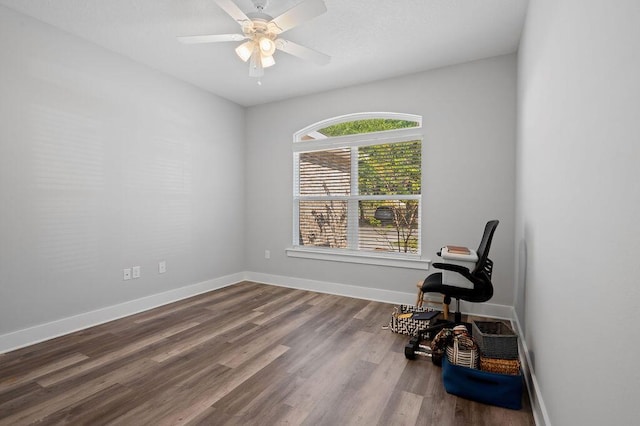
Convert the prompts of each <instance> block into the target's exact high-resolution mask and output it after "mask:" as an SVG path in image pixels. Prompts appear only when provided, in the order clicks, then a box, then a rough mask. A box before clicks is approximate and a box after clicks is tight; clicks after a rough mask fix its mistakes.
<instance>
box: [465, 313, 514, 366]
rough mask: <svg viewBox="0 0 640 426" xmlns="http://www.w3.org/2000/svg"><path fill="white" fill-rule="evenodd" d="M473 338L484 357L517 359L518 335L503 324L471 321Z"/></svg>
mask: <svg viewBox="0 0 640 426" xmlns="http://www.w3.org/2000/svg"><path fill="white" fill-rule="evenodd" d="M473 337H474V338H475V339H476V341H477V342H478V346H479V347H480V352H481V353H482V356H484V357H487V358H500V359H517V358H518V335H517V334H516V333H515V332H514V331H513V330H512V329H511V327H509V326H508V325H506V324H505V323H503V322H500V321H498V322H495V321H473Z"/></svg>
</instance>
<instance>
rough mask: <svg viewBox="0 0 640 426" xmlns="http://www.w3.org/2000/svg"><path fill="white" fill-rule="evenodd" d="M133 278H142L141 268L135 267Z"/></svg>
mask: <svg viewBox="0 0 640 426" xmlns="http://www.w3.org/2000/svg"><path fill="white" fill-rule="evenodd" d="M133 278H140V267H139V266H134V267H133Z"/></svg>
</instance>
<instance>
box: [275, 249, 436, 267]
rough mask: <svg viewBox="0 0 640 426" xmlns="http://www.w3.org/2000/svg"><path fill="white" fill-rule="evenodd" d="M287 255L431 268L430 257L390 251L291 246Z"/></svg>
mask: <svg viewBox="0 0 640 426" xmlns="http://www.w3.org/2000/svg"><path fill="white" fill-rule="evenodd" d="M286 252H287V256H289V257H298V258H302V259H318V260H329V261H332V262H348V263H360V264H365V265H376V266H391V267H394V268H405V269H420V270H423V271H426V270H429V265H430V264H431V260H430V259H422V258H421V257H420V256H418V255H405V256H401V255H400V256H399V255H394V254H389V253H367V252H358V251H353V250H344V251H340V252H338V251H334V250H323V249H321V248H306V247H305V248H302V247H291V248H288V249H286Z"/></svg>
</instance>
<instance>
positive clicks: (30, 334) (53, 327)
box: [0, 273, 244, 354]
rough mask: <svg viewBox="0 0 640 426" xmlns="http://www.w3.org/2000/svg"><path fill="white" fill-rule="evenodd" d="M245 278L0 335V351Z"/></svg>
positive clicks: (214, 282) (217, 281) (179, 290)
mask: <svg viewBox="0 0 640 426" xmlns="http://www.w3.org/2000/svg"><path fill="white" fill-rule="evenodd" d="M243 279H244V274H243V273H237V274H232V275H226V276H223V277H220V278H215V279H211V280H207V281H203V282H200V283H196V284H192V285H188V286H185V287H180V288H176V289H173V290H169V291H166V292H163V293H158V294H153V295H151V296H146V297H142V298H140V299H135V300H131V301H128V302H124V303H120V304H117V305H113V306H108V307H106V308H101V309H96V310H94V311H90V312H85V313H82V314H78V315H74V316H71V317H67V318H62V319H60V320H56V321H51V322H48V323H45V324H38V325H36V326H33V327H29V328H25V329H23V330H17V331H14V332H11V333H7V334H3V335H0V354H1V353H5V352H9V351H12V350H15V349H19V348H22V347H25V346H29V345H33V344H35V343H39V342H43V341H45V340H49V339H53V338H56V337H59V336H63V335H65V334H69V333H73V332H75V331H79V330H83V329H85V328H89V327H93V326H96V325H99V324H104V323H106V322H109V321H113V320H116V319H118V318H122V317H126V316H129V315H133V314H137V313H139V312H144V311H147V310H149V309H153V308H157V307H159V306H163V305H166V304H169V303H173V302H177V301H178V300H182V299H186V298H188V297H192V296H196V295H198V294H202V293H206V292H208V291H211V290H216V289H219V288H223V287H227V286H230V285H233V284H236V283H238V282H240V281H242V280H243Z"/></svg>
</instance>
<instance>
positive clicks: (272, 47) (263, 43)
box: [258, 37, 276, 56]
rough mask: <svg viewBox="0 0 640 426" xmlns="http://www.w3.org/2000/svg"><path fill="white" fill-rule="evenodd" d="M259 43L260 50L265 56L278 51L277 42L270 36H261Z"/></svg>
mask: <svg viewBox="0 0 640 426" xmlns="http://www.w3.org/2000/svg"><path fill="white" fill-rule="evenodd" d="M258 45H259V46H260V52H261V53H262V55H264V56H271V55H273V52H275V51H276V44H275V43H274V41H273V40H271V39H270V38H269V37H261V38H260V41H259V42H258Z"/></svg>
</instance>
